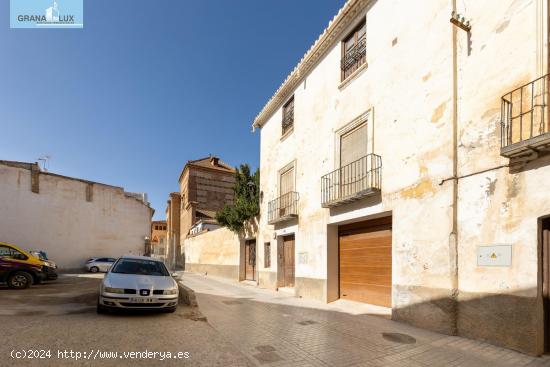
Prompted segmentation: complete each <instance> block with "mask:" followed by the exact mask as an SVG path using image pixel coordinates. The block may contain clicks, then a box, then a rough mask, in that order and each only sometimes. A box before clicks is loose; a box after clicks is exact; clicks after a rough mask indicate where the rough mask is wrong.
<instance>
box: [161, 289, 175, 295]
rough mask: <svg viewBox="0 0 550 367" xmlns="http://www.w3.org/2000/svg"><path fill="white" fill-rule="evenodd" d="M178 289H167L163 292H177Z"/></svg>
mask: <svg viewBox="0 0 550 367" xmlns="http://www.w3.org/2000/svg"><path fill="white" fill-rule="evenodd" d="M176 293H178V291H177V290H176V289H165V290H164V292H162V294H176Z"/></svg>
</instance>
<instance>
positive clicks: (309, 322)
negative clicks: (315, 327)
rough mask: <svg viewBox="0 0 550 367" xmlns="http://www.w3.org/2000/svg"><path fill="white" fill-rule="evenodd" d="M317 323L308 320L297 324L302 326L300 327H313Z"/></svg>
mask: <svg viewBox="0 0 550 367" xmlns="http://www.w3.org/2000/svg"><path fill="white" fill-rule="evenodd" d="M316 323H317V322H316V321H313V320H306V321H300V322H297V324H300V325H312V324H316Z"/></svg>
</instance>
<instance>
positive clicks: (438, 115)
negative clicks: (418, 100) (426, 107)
mask: <svg viewBox="0 0 550 367" xmlns="http://www.w3.org/2000/svg"><path fill="white" fill-rule="evenodd" d="M446 106H447V101H445V102H443V103H442V104H440V105H439V106H438V107H437V108H436V109H435V110H434V113H433V115H432V123H436V122H438V121H439V120H440V119H441V117H443V114H444V113H445V107H446Z"/></svg>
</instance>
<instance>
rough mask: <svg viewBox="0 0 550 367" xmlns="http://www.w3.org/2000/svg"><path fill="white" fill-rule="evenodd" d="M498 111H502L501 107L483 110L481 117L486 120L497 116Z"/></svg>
mask: <svg viewBox="0 0 550 367" xmlns="http://www.w3.org/2000/svg"><path fill="white" fill-rule="evenodd" d="M498 113H500V107H498V108H491V109H488V110H487V111H485V112H483V115H481V119H482V120H485V119H486V118H488V117H491V116H495V115H496V114H498Z"/></svg>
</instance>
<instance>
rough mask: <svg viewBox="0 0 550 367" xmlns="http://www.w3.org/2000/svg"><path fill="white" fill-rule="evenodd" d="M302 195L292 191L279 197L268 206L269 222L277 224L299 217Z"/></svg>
mask: <svg viewBox="0 0 550 367" xmlns="http://www.w3.org/2000/svg"><path fill="white" fill-rule="evenodd" d="M299 200H300V195H299V194H298V193H297V192H294V191H291V192H288V193H286V194H284V195H281V196H279V197H278V198H277V199H275V200H272V201H270V202H269V204H268V216H267V222H268V223H269V224H275V223H279V222H283V221H286V220H290V219H293V218H297V217H298V201H299Z"/></svg>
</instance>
